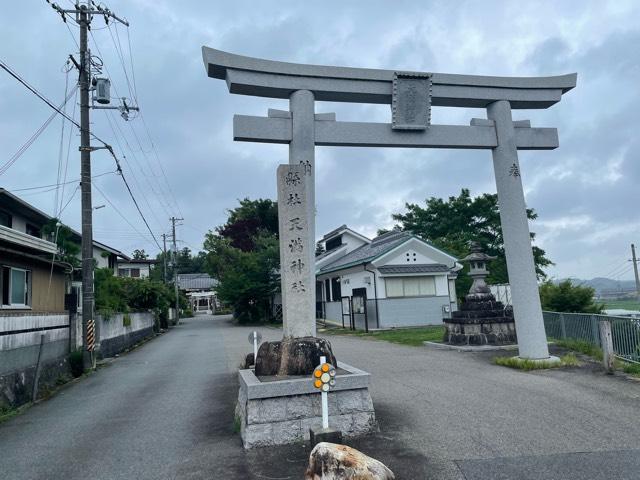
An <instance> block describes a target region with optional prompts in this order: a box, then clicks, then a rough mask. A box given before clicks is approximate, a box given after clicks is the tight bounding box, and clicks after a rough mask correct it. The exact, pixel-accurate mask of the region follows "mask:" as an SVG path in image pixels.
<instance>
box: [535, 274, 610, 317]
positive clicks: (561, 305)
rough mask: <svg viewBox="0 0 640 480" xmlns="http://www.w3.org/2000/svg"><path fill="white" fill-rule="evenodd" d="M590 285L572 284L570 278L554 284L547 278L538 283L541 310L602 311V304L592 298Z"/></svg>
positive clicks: (592, 290)
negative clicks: (540, 283)
mask: <svg viewBox="0 0 640 480" xmlns="http://www.w3.org/2000/svg"><path fill="white" fill-rule="evenodd" d="M594 294H595V290H594V289H593V288H591V287H586V286H581V285H574V284H573V283H572V282H571V280H563V281H562V282H560V283H558V284H555V283H553V282H552V281H551V280H547V281H546V282H544V283H543V284H542V285H540V302H541V303H542V309H543V310H551V311H553V312H578V313H602V310H603V309H604V305H603V304H600V303H597V302H596V301H595V300H594Z"/></svg>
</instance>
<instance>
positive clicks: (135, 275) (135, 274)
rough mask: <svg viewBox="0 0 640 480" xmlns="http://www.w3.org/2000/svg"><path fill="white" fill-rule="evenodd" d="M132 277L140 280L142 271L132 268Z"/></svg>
mask: <svg viewBox="0 0 640 480" xmlns="http://www.w3.org/2000/svg"><path fill="white" fill-rule="evenodd" d="M131 276H132V277H133V278H140V269H139V268H132V269H131Z"/></svg>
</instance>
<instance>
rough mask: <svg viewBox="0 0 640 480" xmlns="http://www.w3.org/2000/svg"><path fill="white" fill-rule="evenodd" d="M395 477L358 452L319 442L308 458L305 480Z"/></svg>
mask: <svg viewBox="0 0 640 480" xmlns="http://www.w3.org/2000/svg"><path fill="white" fill-rule="evenodd" d="M395 478H396V477H395V475H394V474H393V472H392V471H391V470H389V469H388V468H387V467H386V466H385V465H384V464H383V463H382V462H379V461H378V460H376V459H375V458H371V457H368V456H366V455H365V454H364V453H362V452H359V451H358V450H356V449H354V448H351V447H347V446H346V445H337V444H335V443H326V442H321V443H319V444H318V445H316V446H315V448H314V449H313V450H312V451H311V455H310V456H309V467H308V468H307V471H306V472H305V474H304V479H305V480H349V479H358V480H394V479H395Z"/></svg>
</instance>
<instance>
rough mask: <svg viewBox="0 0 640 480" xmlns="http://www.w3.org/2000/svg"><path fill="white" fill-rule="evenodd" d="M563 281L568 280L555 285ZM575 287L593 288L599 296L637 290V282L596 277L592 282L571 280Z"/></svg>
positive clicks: (557, 281)
mask: <svg viewBox="0 0 640 480" xmlns="http://www.w3.org/2000/svg"><path fill="white" fill-rule="evenodd" d="M562 280H567V279H566V278H563V279H561V280H556V281H555V283H559V282H561V281H562ZM568 280H571V282H572V283H573V284H574V285H584V286H586V287H591V288H593V289H594V290H595V291H596V293H597V294H601V293H602V292H609V293H610V292H614V291H621V292H624V291H629V290H633V289H635V288H636V282H634V281H633V280H612V279H610V278H604V277H596V278H592V279H591V280H582V279H579V278H569V279H568Z"/></svg>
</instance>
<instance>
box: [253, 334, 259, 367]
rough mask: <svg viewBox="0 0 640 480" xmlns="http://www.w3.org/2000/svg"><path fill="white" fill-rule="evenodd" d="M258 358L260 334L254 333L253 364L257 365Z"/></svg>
mask: <svg viewBox="0 0 640 480" xmlns="http://www.w3.org/2000/svg"><path fill="white" fill-rule="evenodd" d="M257 358H258V332H256V331H254V332H253V364H254V365H255V364H256V359H257Z"/></svg>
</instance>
